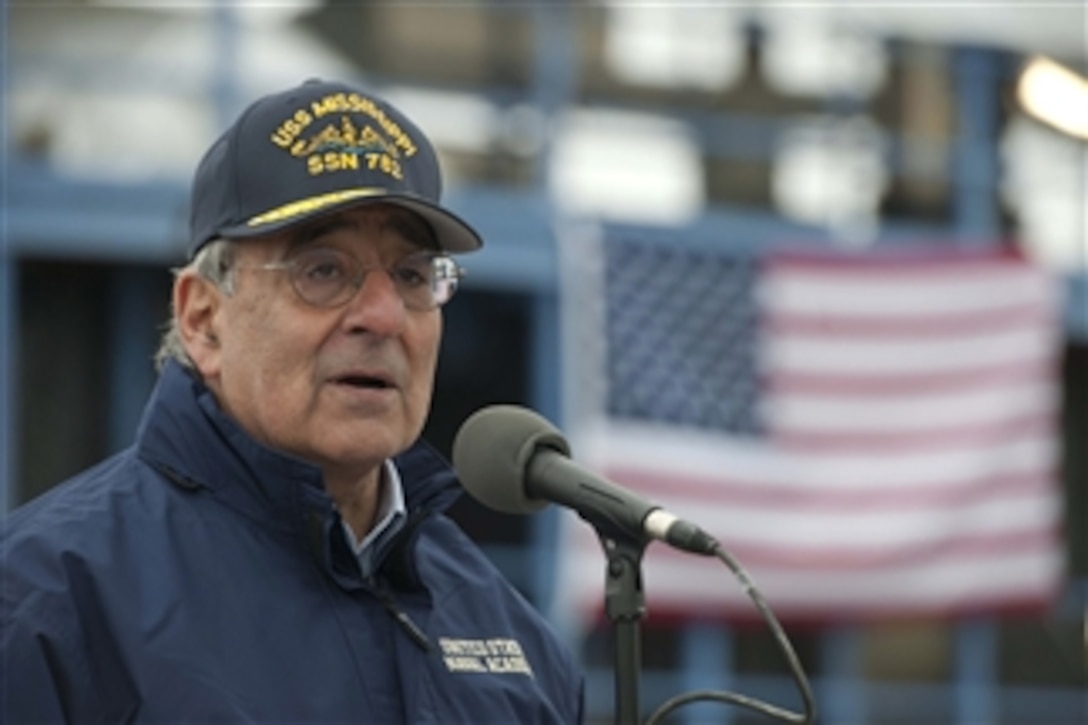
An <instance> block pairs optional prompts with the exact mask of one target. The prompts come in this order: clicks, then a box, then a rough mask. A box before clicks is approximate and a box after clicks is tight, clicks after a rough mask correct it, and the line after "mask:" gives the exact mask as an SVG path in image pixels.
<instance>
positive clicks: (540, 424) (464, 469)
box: [453, 405, 570, 514]
mask: <svg viewBox="0 0 1088 725" xmlns="http://www.w3.org/2000/svg"><path fill="white" fill-rule="evenodd" d="M540 448H550V449H552V450H554V451H558V452H560V453H562V454H563V455H570V446H569V445H568V444H567V441H566V439H565V438H564V437H563V434H562V433H560V432H559V431H558V430H557V429H556V428H555V426H553V425H552V424H551V423H550V422H548V420H547V419H545V418H544V417H543V416H540V415H538V414H537V413H534V412H533V411H531V410H528V409H526V408H521V407H519V406H516V405H492V406H489V407H487V408H483V409H481V410H478V411H476V412H475V413H473V414H472V415H471V416H469V418H468V420H466V421H465V422H464V423H463V424H462V425H461V428H460V430H458V431H457V436H456V437H455V438H454V440H453V467H454V469H456V471H457V475H458V477H459V478H460V479H461V484H462V485H463V486H464V487H465V489H467V490H468V492H469V493H471V494H472V496H473V497H474V498H475V499H476V500H477V501H479V502H480V503H482V504H484V505H485V506H487V507H488V508H492V509H495V510H496V511H502V512H503V513H510V514H528V513H532V512H534V511H537V510H539V509H541V508H543V507H544V506H546V505H547V504H548V502H547V501H546V500H544V499H537V498H531V497H530V496H529V495H528V494H527V493H526V490H527V489H526V481H525V471H526V467H527V466H528V464H529V461H530V460H531V459H532V457H533V455H534V454H535V453H536V452H537V450H539V449H540Z"/></svg>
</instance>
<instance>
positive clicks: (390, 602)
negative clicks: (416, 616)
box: [368, 580, 434, 653]
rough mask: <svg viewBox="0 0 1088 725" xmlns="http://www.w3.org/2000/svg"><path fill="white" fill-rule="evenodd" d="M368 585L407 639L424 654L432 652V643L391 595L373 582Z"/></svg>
mask: <svg viewBox="0 0 1088 725" xmlns="http://www.w3.org/2000/svg"><path fill="white" fill-rule="evenodd" d="M368 584H369V586H370V590H371V591H373V592H374V594H375V595H377V597H378V599H379V600H380V601H381V603H382V605H383V606H384V607H385V610H386V611H387V612H389V614H391V615H392V617H393V619H395V620H397V622H398V623H399V624H400V626H401V629H403V630H404V632H405V633H406V634H407V635H408V638H409V639H411V640H412V641H413V642H415V643H416V645H417V646H418V647H419V648H420V649H422V650H423V651H424V652H428V653H429V652H434V643H432V642H431V640H430V639H429V638H428V637H427V635H426V633H424V631H423V630H422V629H420V628H419V626H418V625H416V623H415V622H413V621H412V618H411V617H409V616H408V613H407V612H405V611H404V610H403V609H401V608H400V605H399V604H397V600H396V599H394V598H393V595H392V594H390V593H389V592H388V591H387V590H386V589H385V587H382V586H380V585H378V584H377V582H375V581H374V580H371V581H369V582H368Z"/></svg>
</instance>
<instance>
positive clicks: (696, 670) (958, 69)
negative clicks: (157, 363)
mask: <svg viewBox="0 0 1088 725" xmlns="http://www.w3.org/2000/svg"><path fill="white" fill-rule="evenodd" d="M0 30H2V36H0V37H2V44H3V51H2V53H0V64H2V69H0V71H2V72H0V83H2V84H3V87H2V89H0V90H2V99H3V114H2V119H3V146H2V148H3V176H2V185H3V189H2V199H3V206H2V222H3V223H2V227H0V229H2V231H0V235H2V236H0V240H2V244H3V247H2V254H0V297H2V300H0V349H2V350H3V354H2V355H0V383H2V388H0V395H2V401H0V481H2V485H0V499H2V505H3V507H4V508H6V509H10V508H11V507H14V506H16V505H18V504H19V503H21V502H24V501H26V500H28V499H30V498H32V497H33V496H35V495H37V494H39V493H40V492H42V491H43V490H45V489H47V488H49V487H50V486H52V485H54V484H56V483H58V482H59V481H61V480H63V479H64V478H66V477H68V476H70V475H72V474H74V473H76V472H77V471H79V470H81V469H82V468H84V467H86V466H88V465H89V464H91V463H93V462H95V461H97V460H99V459H100V458H102V457H104V456H106V455H108V454H110V453H112V452H114V451H117V450H120V449H121V448H123V447H125V446H127V445H128V444H129V442H130V441H131V439H132V436H133V433H134V430H135V426H136V424H137V422H138V419H139V416H140V412H141V410H142V407H143V403H144V400H145V399H146V397H147V394H148V392H149V391H150V389H151V387H152V386H153V385H154V382H155V373H154V370H153V368H152V365H151V357H152V355H153V352H154V350H155V347H156V345H157V341H158V336H159V334H160V330H161V327H162V323H163V321H164V320H165V319H166V316H167V314H168V301H169V289H170V273H169V269H170V268H171V267H173V266H176V265H178V264H179V263H181V262H183V256H184V255H183V249H184V247H185V244H186V233H187V232H186V230H187V192H188V184H189V180H190V175H191V173H192V170H193V169H194V167H195V165H196V163H197V161H198V160H199V157H200V155H201V154H202V153H203V151H204V149H205V148H206V147H207V146H208V145H209V144H210V143H211V141H212V140H213V139H214V138H215V136H216V135H217V134H218V133H219V132H220V131H221V130H222V128H224V127H225V125H226V124H227V123H229V121H230V120H232V119H233V117H234V116H235V115H236V113H237V112H238V111H239V110H241V108H243V107H244V106H245V105H247V104H248V103H249V102H250V101H251V100H253V99H254V98H256V97H257V96H259V95H261V94H263V93H267V92H271V91H274V90H279V89H281V88H283V87H286V86H288V85H294V84H296V83H298V82H300V81H302V80H304V79H306V78H310V77H329V78H343V79H350V80H354V81H356V82H359V83H361V84H363V85H365V86H367V87H369V88H372V89H373V90H375V91H376V92H378V93H380V94H383V95H385V96H386V97H387V98H389V99H390V100H392V101H393V102H394V103H395V104H396V105H398V106H400V107H401V108H402V110H404V111H405V112H406V113H407V114H408V115H409V116H411V117H413V118H414V119H416V120H417V121H418V122H419V124H420V126H421V127H422V128H424V129H425V130H426V131H427V132H428V134H429V135H430V136H431V138H432V140H433V141H434V142H435V144H436V145H437V146H438V149H439V152H440V155H441V157H442V162H443V164H444V169H445V173H446V200H447V202H448V204H449V206H451V207H452V208H453V209H455V210H456V211H458V212H459V213H461V214H462V215H463V216H464V217H465V218H467V219H469V220H470V221H471V222H472V223H474V224H475V225H476V226H477V228H479V229H480V231H481V232H482V233H483V235H484V237H485V239H486V240H487V246H486V248H485V249H484V250H483V251H482V252H480V253H478V254H476V255H473V256H472V257H471V258H468V259H466V260H465V263H466V266H467V267H468V268H469V270H470V274H469V277H468V280H467V284H466V285H465V289H464V291H463V292H462V293H461V294H460V295H459V297H458V299H457V300H456V302H455V303H454V304H452V305H451V306H450V307H448V308H447V310H446V320H447V332H446V336H445V340H444V342H443V350H442V359H441V362H440V369H439V375H438V387H437V392H436V399H435V406H434V412H433V414H432V416H431V419H430V422H429V423H428V427H427V430H426V432H425V435H426V437H427V438H429V439H430V440H431V441H432V442H433V443H435V444H436V445H437V446H438V447H439V448H440V449H442V450H444V451H446V452H447V453H448V452H449V450H450V447H451V443H452V439H453V436H454V434H455V433H456V431H457V429H458V427H459V426H460V424H461V422H462V421H463V420H464V419H465V418H466V417H467V416H468V415H469V414H471V413H472V412H473V411H475V410H476V409H478V408H480V407H482V406H484V405H488V404H491V403H499V402H502V403H518V404H523V405H528V406H531V407H533V408H535V409H537V410H539V411H541V412H542V413H544V414H545V415H546V416H548V417H549V418H551V419H552V420H554V421H556V422H557V423H560V424H561V425H562V426H563V427H564V429H565V430H568V431H569V432H570V433H571V436H572V443H573V444H574V449H575V455H576V457H579V454H580V452H584V453H585V458H586V460H591V461H594V462H599V464H600V465H602V466H603V467H604V468H606V469H607V470H609V471H611V472H614V474H615V477H616V478H617V479H619V480H621V481H623V482H624V483H626V484H628V485H631V486H632V487H642V488H643V489H645V490H646V491H647V493H648V494H649V493H653V495H654V496H658V497H664V498H668V497H669V496H670V495H673V494H676V491H678V490H679V489H683V491H684V493H683V495H680V494H676V495H677V496H678V498H677V500H676V501H675V502H672V501H671V499H670V505H672V504H674V505H675V506H676V508H677V510H684V511H690V512H691V513H690V517H691V518H693V519H695V520H696V521H698V522H699V523H701V524H704V525H705V526H707V528H708V529H712V530H715V531H720V532H721V539H722V541H723V543H726V544H727V546H731V545H732V544H734V543H735V544H736V546H737V549H736V554H737V556H738V557H739V558H740V560H741V562H742V563H744V564H746V565H747V564H748V562H749V561H750V562H751V565H750V568H751V570H752V572H753V574H754V575H755V578H756V581H757V583H760V582H761V581H764V580H765V581H766V582H767V589H766V594H767V597H768V599H769V603H770V605H771V607H772V609H776V611H777V608H776V604H777V605H780V606H781V616H782V618H783V620H784V622H785V624H786V626H787V630H788V631H789V633H790V636H791V639H792V641H793V643H794V645H795V646H796V648H797V649H798V652H799V654H800V656H801V659H802V660H803V662H804V664H805V667H806V669H807V671H808V673H809V675H810V676H811V678H812V682H813V685H814V688H815V690H816V695H817V701H818V704H819V707H820V710H821V713H822V719H821V722H824V723H828V724H829V725H831V724H838V723H842V724H848V725H854V724H860V723H962V724H965V725H967V724H969V725H981V724H983V723H1024V724H1025V725H1028V724H1036V723H1055V724H1057V725H1064V724H1066V723H1069V724H1072V723H1077V722H1084V721H1085V718H1086V712H1088V680H1086V667H1088V627H1086V622H1085V614H1086V604H1088V551H1086V549H1088V544H1086V536H1085V531H1086V529H1088V503H1086V500H1088V499H1086V493H1088V445H1086V442H1088V241H1086V236H1088V226H1086V217H1085V208H1086V207H1085V204H1086V201H1088V184H1086V179H1085V175H1086V171H1088V154H1086V146H1085V144H1086V142H1088V80H1086V77H1085V73H1086V70H1088V39H1086V35H1088V19H1086V11H1085V8H1084V5H1083V4H1082V3H1077V2H1068V3H1063V2H1054V3H1026V2H1025V3H984V2H979V3H972V2H965V3H955V4H949V5H948V6H945V5H940V4H923V5H916V4H904V3H893V2H890V1H889V2H884V1H883V0H869V2H866V3H860V4H859V3H842V4H828V3H812V4H807V3H788V4H787V3H777V2H769V1H768V2H721V3H716V2H702V3H686V2H674V3H669V2H657V3H636V2H631V1H629V0H628V1H624V0H597V1H592V0H585V1H584V2H548V1H546V0H537V1H536V2H516V1H514V0H481V1H479V2H457V3H437V2H426V3H425V2H414V1H406V2H392V1H387V2H375V3H366V2H337V1H336V0H325V1H322V0H299V1H296V2H289V1H287V0H282V1H280V2H260V3H258V2H253V3H246V2H228V1H226V0H223V1H221V2H215V1H214V0H207V1H206V2H197V1H195V0H194V1H189V2H184V3H174V2H155V3H153V2H128V1H123V0H117V1H111V0H66V1H65V2H51V1H50V0H38V1H36V2H19V1H16V0H0ZM959 280H963V284H962V285H960V284H959V283H958V281H959ZM882 311H884V312H887V314H884V312H882ZM870 313H871V314H870ZM882 315H883V316H882ZM791 331H792V332H793V333H795V334H794V336H793V337H790V334H788V333H790V332H791ZM854 333H857V334H854ZM851 336H852V337H851ZM845 338H851V339H848V340H847V339H845ZM919 340H921V341H922V344H921V348H924V349H922V350H921V352H919V349H921V348H919V345H918V344H917V343H918V341H919ZM821 346H823V347H821ZM915 355H917V357H915ZM868 360H872V361H873V362H872V364H873V365H874V366H875V367H874V368H872V369H869V370H867V369H864V368H863V366H862V363H863V362H864V361H868ZM798 361H800V362H798ZM819 361H825V362H819ZM858 361H862V362H858ZM995 361H996V362H995ZM855 363H857V364H856V365H855ZM999 363H1000V364H999ZM859 366H862V367H859ZM892 368H894V370H892ZM874 370H875V371H876V372H874ZM889 370H892V372H893V373H894V374H893V375H892V378H888V377H887V376H886V375H887V374H888V371H889ZM867 376H868V377H867ZM874 376H875V377H874ZM881 376H885V377H881ZM859 381H860V382H866V381H867V383H868V384H867V385H859ZM783 390H785V391H787V392H788V391H790V390H800V391H802V393H803V395H801V396H800V397H797V396H795V397H793V398H789V397H788V396H786V397H783V395H781V392H782V391H783ZM813 390H815V391H817V392H816V393H812V391H813ZM828 390H831V391H832V392H831V393H827V391H828ZM874 391H877V393H878V394H876V395H872V393H873V392H874ZM889 391H890V392H889ZM772 393H773V394H774V395H772ZM912 406H913V407H912ZM867 416H869V417H867ZM870 417H871V419H872V421H873V422H871V423H870V422H868V421H869V420H870ZM813 421H815V422H814V423H813ZM889 421H891V423H889ZM851 426H853V427H851ZM881 426H885V427H881ZM888 426H890V427H888ZM895 426H900V427H895ZM696 469H698V470H696ZM716 471H717V472H719V473H720V475H716V474H715V472H716ZM953 479H954V480H953ZM677 481H680V482H681V483H682V485H674V483H676V482H677ZM912 492H917V496H914V495H913V493H912ZM884 494H887V495H884ZM798 501H801V502H803V504H804V505H801V506H796V505H795V504H796V503H797V502H798ZM919 501H924V503H919ZM908 509H909V510H910V512H911V515H910V521H909V522H907V523H904V521H905V517H899V516H890V515H889V512H898V511H900V510H908ZM738 511H743V512H745V514H744V515H743V516H741V515H739V514H738V513H737V512H738ZM455 515H456V516H457V518H458V519H459V520H460V521H461V522H462V524H463V525H464V526H465V528H466V529H468V530H469V532H470V533H471V534H472V535H473V536H474V537H475V538H477V539H478V540H479V541H480V542H481V543H482V544H483V545H484V546H485V547H486V549H487V551H488V552H489V554H490V555H492V557H493V558H494V560H495V561H496V562H497V563H498V565H499V566H500V567H501V568H502V569H503V570H504V571H505V572H506V573H507V574H508V576H509V577H510V578H511V579H512V580H513V581H514V582H515V583H516V585H517V586H518V587H519V588H520V589H521V590H522V591H523V592H524V593H525V594H526V596H527V597H529V598H530V599H531V600H532V601H533V602H534V603H536V604H537V606H539V607H540V608H541V609H542V610H543V611H544V612H546V613H547V614H548V615H549V616H550V617H551V618H552V619H553V620H554V621H555V623H556V626H557V627H559V628H560V629H561V630H562V631H563V632H564V634H565V635H566V636H567V637H568V638H569V639H570V641H571V644H572V646H573V647H574V648H575V649H576V650H577V651H578V652H579V653H580V654H581V657H582V659H583V661H584V662H585V664H586V667H587V669H588V671H589V674H590V677H589V691H588V693H587V695H588V704H589V717H590V720H591V721H593V722H608V721H609V720H610V714H611V712H612V708H613V703H612V697H613V693H612V667H613V662H612V659H611V649H610V644H609V636H610V627H609V624H608V622H607V621H604V620H602V618H601V615H600V601H599V599H598V598H597V597H598V594H599V592H600V591H601V589H602V585H603V578H604V559H603V556H601V554H600V552H599V550H597V548H596V542H595V541H594V540H593V538H592V536H591V535H590V534H591V532H588V529H587V527H586V526H585V525H584V524H582V523H581V522H578V521H576V520H573V517H567V516H565V515H563V514H561V513H559V512H556V511H548V512H545V513H542V514H538V515H536V516H533V517H527V518H519V517H509V516H502V515H499V514H494V513H490V512H487V511H485V510H483V509H482V508H481V507H480V506H478V505H477V504H475V503H473V502H472V501H469V500H465V501H463V502H462V503H461V504H459V505H458V507H457V509H456V511H455ZM790 516H793V517H794V518H792V519H791V518H790ZM752 522H756V523H752ZM798 522H801V523H798ZM745 526H748V527H749V528H753V529H759V531H756V532H754V533H753V536H755V538H745V537H746V536H748V534H746V533H744V532H742V531H740V530H741V529H742V528H744V527H745ZM904 526H905V527H906V528H905V529H904V531H906V530H907V529H909V532H913V533H909V532H908V533H909V536H908V533H904V534H903V536H904V537H906V538H904V539H902V540H900V539H896V541H892V539H894V538H895V536H893V535H891V534H888V533H887V532H892V531H896V532H898V531H900V529H899V528H896V527H904ZM844 531H845V532H849V533H850V536H845V535H844V536H840V533H841V532H844ZM965 531H969V535H968V534H965V533H964V532H965ZM918 532H923V533H921V534H919V533H918ZM760 536H762V538H759V537H760ZM896 536H898V534H896ZM732 537H735V538H732ZM911 537H913V538H911ZM883 539H887V540H886V541H884V540H883ZM907 539H909V541H908V540H907ZM896 542H898V543H896ZM903 542H906V543H905V544H903ZM783 543H788V544H789V545H790V546H792V547H793V548H789V547H786V548H784V549H782V550H778V549H776V548H775V547H777V546H779V545H780V544H783ZM899 544H903V545H904V547H905V548H902V549H898V548H896V546H898V545H899ZM885 545H886V546H885ZM881 546H885V548H882V549H880V554H879V555H878V556H875V557H873V556H871V557H869V558H866V557H867V552H869V553H871V552H872V551H873V550H874V549H875V548H880V547H881ZM979 552H981V553H979ZM817 554H818V555H817ZM749 555H750V557H751V558H750V559H749ZM882 557H883V558H882ZM648 567H650V568H648V571H647V577H646V603H647V609H648V616H647V617H646V619H645V620H644V621H643V650H644V652H643V655H644V667H645V669H644V675H643V681H642V693H641V701H642V703H643V707H644V709H645V710H646V712H647V713H649V712H650V711H651V710H653V709H654V708H655V707H656V706H657V705H658V704H660V703H661V702H662V701H664V700H665V699H666V698H668V697H669V696H672V695H675V694H678V693H680V692H682V691H686V690H688V689H692V688H695V687H699V688H728V689H731V690H734V691H737V692H741V693H745V694H749V695H758V696H761V697H764V698H767V699H771V700H772V701H774V702H776V703H779V704H781V705H783V706H788V707H797V706H798V705H799V700H798V698H797V696H796V693H795V690H794V688H793V685H792V684H791V681H790V679H789V677H788V672H787V669H786V666H785V662H784V660H783V658H782V656H781V654H780V653H779V651H778V650H777V648H776V646H775V643H774V641H773V639H772V638H771V637H770V636H769V635H768V633H767V631H766V629H765V628H764V627H762V626H761V625H760V623H759V621H758V620H757V619H756V618H754V617H753V615H752V610H751V609H750V608H749V609H747V610H746V609H745V608H744V604H745V603H744V600H743V597H741V596H739V595H738V593H737V587H736V584H735V582H734V581H733V580H732V578H731V577H730V576H729V574H728V572H727V571H726V570H725V569H724V568H721V569H716V568H715V567H714V566H713V565H712V564H709V563H706V562H702V563H700V564H699V567H696V566H695V565H694V564H691V563H690V562H686V561H681V560H679V559H678V558H675V557H674V558H669V557H659V558H658V559H657V560H654V561H648ZM900 574H901V575H902V576H900ZM598 580H599V581H598ZM575 590H576V591H575ZM572 593H577V594H578V595H579V596H572ZM672 721H673V722H690V723H696V722H697V723H748V722H753V723H754V722H768V721H769V720H767V719H766V718H761V717H759V716H756V715H752V714H750V713H747V712H745V711H740V710H736V709H733V708H726V707H722V706H700V707H698V708H692V709H684V710H681V711H680V712H679V713H677V715H676V716H675V717H674V719H673V720H672Z"/></svg>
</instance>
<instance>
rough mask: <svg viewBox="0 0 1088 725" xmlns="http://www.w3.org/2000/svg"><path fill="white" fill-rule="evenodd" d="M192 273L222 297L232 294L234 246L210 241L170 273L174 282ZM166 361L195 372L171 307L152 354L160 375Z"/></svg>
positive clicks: (221, 241) (225, 242) (224, 240)
mask: <svg viewBox="0 0 1088 725" xmlns="http://www.w3.org/2000/svg"><path fill="white" fill-rule="evenodd" d="M188 271H193V272H195V273H196V274H197V275H198V276H200V277H203V278H204V279H206V280H208V281H209V282H211V283H212V284H213V285H215V286H216V287H217V288H219V289H220V290H221V291H222V292H223V293H224V294H227V295H232V294H234V244H233V243H232V242H231V241H230V240H227V239H221V238H220V239H213V240H212V241H210V242H208V243H207V244H205V245H204V246H203V247H202V248H201V249H200V251H199V252H197V255H196V257H194V258H193V260H192V261H191V262H189V263H188V264H187V265H185V266H184V267H179V268H177V269H175V270H174V278H175V279H176V278H177V277H178V276H179V275H181V274H183V273H184V272H188ZM167 360H177V361H178V362H179V363H181V365H182V366H184V367H186V368H189V369H190V370H195V369H196V366H195V365H194V364H193V361H192V358H190V357H189V353H188V352H186V350H185V345H183V344H182V342H181V333H180V332H179V330H178V317H177V310H176V309H173V305H172V304H171V310H170V320H169V321H168V322H167V323H166V325H165V326H164V332H163V336H162V339H161V340H160V341H159V349H158V350H157V351H156V352H155V369H156V370H157V371H159V372H162V369H163V366H164V365H166V361H167Z"/></svg>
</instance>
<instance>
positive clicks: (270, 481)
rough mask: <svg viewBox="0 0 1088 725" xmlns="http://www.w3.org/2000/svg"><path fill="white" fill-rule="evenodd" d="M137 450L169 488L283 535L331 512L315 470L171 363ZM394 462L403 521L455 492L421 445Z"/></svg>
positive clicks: (443, 503) (443, 504)
mask: <svg viewBox="0 0 1088 725" xmlns="http://www.w3.org/2000/svg"><path fill="white" fill-rule="evenodd" d="M136 452H137V455H138V456H139V457H140V458H141V459H143V460H145V461H146V462H148V463H149V464H150V465H152V466H153V467H155V468H156V469H158V470H159V471H160V472H162V473H163V474H164V475H165V476H167V478H169V479H170V480H171V481H173V482H174V483H176V484H178V485H181V486H183V487H185V488H189V489H193V490H197V489H208V490H209V491H211V492H213V493H214V494H215V496H216V497H217V498H220V499H221V500H222V501H223V502H224V503H226V504H227V505H230V506H231V507H233V508H235V509H238V510H239V511H240V512H241V513H243V514H245V515H247V516H249V517H251V518H254V519H257V520H258V521H260V522H262V523H267V524H268V525H270V526H273V527H277V528H280V529H283V530H293V531H297V530H298V527H299V522H300V521H302V520H304V519H306V520H312V518H313V517H312V514H315V513H316V514H319V515H320V516H321V518H322V519H323V520H328V519H329V518H330V515H331V513H332V511H333V502H332V499H331V498H330V497H329V496H328V494H326V493H325V490H324V488H323V486H322V482H321V471H320V469H318V468H317V467H316V466H314V465H312V464H310V463H308V462H306V461H303V460H301V459H299V458H296V457H293V456H291V455H288V454H285V453H282V452H280V451H276V450H273V449H271V448H268V447H267V446H265V445H263V444H261V443H259V442H258V441H256V440H255V439H253V438H252V437H251V436H250V435H249V434H248V433H246V432H245V431H244V430H243V429H242V428H241V427H240V426H239V425H238V424H237V423H236V422H235V421H234V420H233V419H231V418H230V417H229V416H227V414H226V413H224V412H223V410H222V409H221V408H220V407H219V404H218V403H217V402H216V400H215V396H214V395H213V394H212V392H211V390H209V389H208V387H207V386H206V385H204V383H203V382H202V381H201V380H200V379H199V377H198V376H197V375H195V374H194V373H192V372H190V371H189V370H186V369H185V368H183V367H182V366H181V365H180V364H178V363H177V362H175V361H173V360H171V361H168V362H167V364H166V366H165V367H164V368H163V371H162V375H161V376H160V378H159V381H158V384H157V385H156V386H155V390H154V391H153V392H152V395H151V399H150V401H149V402H148V404H147V407H146V409H145V411H144V415H143V419H142V421H141V423H140V427H139V429H138V432H137V438H136ZM394 463H395V464H396V465H397V468H398V470H399V472H400V475H401V480H402V483H403V485H404V495H405V503H406V505H407V507H408V512H409V516H413V515H414V516H415V517H417V518H418V517H419V516H420V514H421V512H426V513H431V512H436V511H443V510H445V509H447V508H448V507H449V506H450V505H452V503H453V502H454V501H455V500H456V499H457V498H458V497H459V496H460V494H461V488H460V486H459V485H458V484H457V482H456V478H455V476H454V474H453V471H452V470H451V468H450V466H449V464H448V463H447V462H446V461H445V460H444V459H443V458H442V456H441V455H439V454H438V453H437V452H436V451H435V450H434V449H433V448H431V447H430V446H429V445H427V444H426V443H425V442H424V441H422V440H420V441H418V442H417V443H416V444H415V445H413V446H412V447H411V448H409V449H408V450H407V451H405V452H404V453H402V454H401V455H399V456H397V458H396V459H394ZM299 514H302V516H300V515H299ZM304 533H305V532H304Z"/></svg>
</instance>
